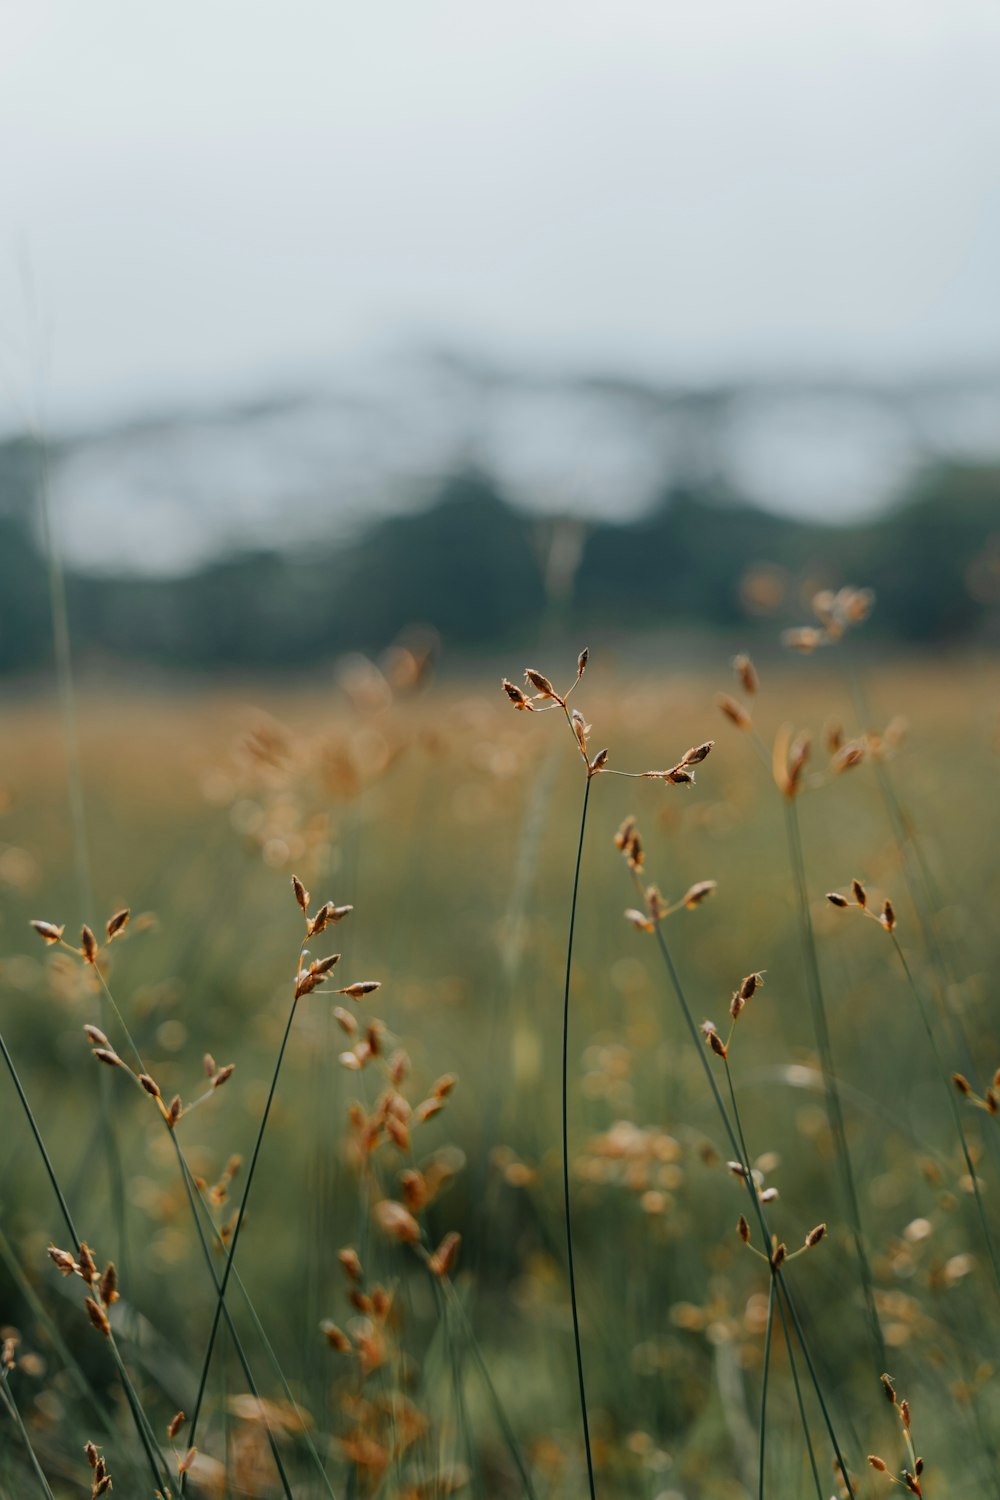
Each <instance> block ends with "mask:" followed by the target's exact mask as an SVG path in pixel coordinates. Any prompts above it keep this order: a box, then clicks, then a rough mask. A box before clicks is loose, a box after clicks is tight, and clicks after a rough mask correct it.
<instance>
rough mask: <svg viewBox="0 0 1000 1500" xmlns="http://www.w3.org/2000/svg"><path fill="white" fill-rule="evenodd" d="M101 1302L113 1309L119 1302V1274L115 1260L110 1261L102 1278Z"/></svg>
mask: <svg viewBox="0 0 1000 1500" xmlns="http://www.w3.org/2000/svg"><path fill="white" fill-rule="evenodd" d="M101 1301H102V1302H103V1304H104V1306H105V1307H111V1306H112V1305H113V1304H114V1303H115V1302H117V1301H118V1272H117V1270H116V1269H115V1263H114V1261H113V1260H109V1261H108V1264H107V1266H106V1267H105V1269H104V1275H103V1276H102V1277H101Z"/></svg>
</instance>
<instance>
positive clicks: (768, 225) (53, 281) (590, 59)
mask: <svg viewBox="0 0 1000 1500" xmlns="http://www.w3.org/2000/svg"><path fill="white" fill-rule="evenodd" d="M998 266H1000V5H998V4H997V3H996V0H836V3H831V0H643V3H637V0H609V3H603V0H602V3H598V0H530V3H528V0H455V3H451V0H363V3H361V4H358V3H352V4H348V3H345V0H324V3H313V4H309V3H303V0H280V3H278V0H275V3H271V0H268V3H261V0H238V3H230V0H197V3H191V0H169V3H168V0H64V3H58V0H0V422H2V424H3V425H4V426H7V425H9V423H10V421H11V420H12V419H13V418H14V416H15V415H16V404H17V403H19V402H22V401H24V400H25V399H27V398H28V396H29V395H30V393H31V391H32V389H33V382H34V381H35V372H36V371H37V369H38V367H39V365H40V364H42V365H44V371H45V373H44V378H43V379H42V382H41V384H42V386H43V388H44V391H45V394H46V399H47V404H48V408H49V412H50V414H51V415H52V416H53V417H55V418H57V419H59V420H62V419H64V418H65V417H66V416H74V415H83V414H92V413H109V414H110V413H112V412H114V411H116V410H125V409H135V408H138V407H142V406H144V405H147V404H151V403H153V402H155V401H156V400H158V399H161V398H167V399H176V398H190V399H198V398H200V397H202V396H204V395H224V394H226V393H228V392H229V391H231V390H235V391H246V390H254V389H266V388H267V387H268V386H269V385H271V384H272V383H273V382H281V381H289V382H292V381H297V380H299V379H307V380H308V379H310V378H313V377H316V376H320V375H322V374H324V373H325V372H327V371H329V370H333V369H336V368H338V367H343V366H345V365H347V366H349V365H350V362H351V361H352V360H353V359H354V358H356V357H357V356H358V354H359V353H364V352H366V351H371V350H372V349H374V348H385V347H391V346H393V345H394V344H397V343H402V344H407V343H413V342H415V341H419V340H423V339H426V340H434V341H440V342H445V343H449V344H452V345H457V346H459V347H462V348H467V349H472V350H481V351H484V352H486V353H489V354H494V355H498V356H500V357H502V358H505V359H510V360H514V361H517V362H521V361H523V362H526V363H528V364H533V365H538V364H543V365H558V364H562V363H567V364H571V365H573V366H576V367H580V366H584V365H593V366H603V367H615V368H618V369H629V368H637V369H640V370H643V371H645V372H653V373H660V374H664V375H668V376H681V377H684V378H708V377H712V376H716V375H729V374H732V373H734V372H737V373H739V372H746V371H753V370H757V369H760V368H768V369H773V368H775V367H780V368H788V367H791V368H797V369H800V368H803V367H807V368H817V367H819V368H824V367H826V368H828V367H836V368H837V369H840V370H852V369H861V370H867V371H871V370H875V371H882V372H890V373H896V372H899V371H907V370H913V369H919V368H923V367H926V366H932V367H934V368H940V367H941V366H942V365H947V364H949V363H952V362H960V363H968V362H982V363H985V364H989V365H995V364H996V362H997V356H998V354H1000V297H998V296H997V268H998Z"/></svg>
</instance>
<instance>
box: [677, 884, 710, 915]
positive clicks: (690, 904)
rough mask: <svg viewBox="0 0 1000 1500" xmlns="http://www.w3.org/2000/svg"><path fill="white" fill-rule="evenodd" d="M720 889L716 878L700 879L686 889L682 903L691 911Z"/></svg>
mask: <svg viewBox="0 0 1000 1500" xmlns="http://www.w3.org/2000/svg"><path fill="white" fill-rule="evenodd" d="M715 890H718V882H717V881H715V880H699V881H697V882H696V883H695V884H694V885H693V886H691V887H690V889H689V890H687V891H685V893H684V896H683V898H682V902H681V904H682V905H683V906H686V907H687V908H688V910H689V911H691V910H693V909H694V907H696V906H700V905H701V903H702V902H703V901H704V900H705V899H706V898H707V897H708V896H711V894H712V892H713V891H715Z"/></svg>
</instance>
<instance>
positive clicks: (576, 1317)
mask: <svg viewBox="0 0 1000 1500" xmlns="http://www.w3.org/2000/svg"><path fill="white" fill-rule="evenodd" d="M590 782H591V777H590V776H589V775H588V776H587V781H586V785H585V787H584V792H583V808H582V810H581V813H580V839H579V843H578V845H577V850H576V872H575V874H574V876H573V903H572V905H571V907H570V913H569V940H568V942H567V945H566V984H565V988H564V991H563V1032H562V1167H563V1210H564V1214H565V1219H566V1262H567V1265H568V1268H569V1300H570V1306H571V1307H572V1310H573V1342H574V1344H575V1347H576V1373H577V1380H578V1382H579V1386H580V1416H581V1419H582V1422H583V1443H584V1447H585V1448H586V1450H587V1480H588V1483H589V1485H590V1500H597V1488H596V1485H595V1483H594V1455H593V1453H592V1451H591V1446H590V1423H589V1421H588V1420H587V1388H586V1384H585V1382H584V1377H583V1350H582V1348H581V1346H580V1314H579V1310H578V1308H577V1301H576V1274H575V1271H574V1268H573V1224H572V1219H571V1216H570V1201H569V1119H568V1116H569V988H570V976H571V973H572V968H573V933H574V929H575V927H576V903H577V896H578V894H579V890H580V865H581V863H582V861H583V838H584V833H585V831H586V827H587V805H588V803H589V801H590Z"/></svg>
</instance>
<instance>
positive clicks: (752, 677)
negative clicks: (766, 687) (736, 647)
mask: <svg viewBox="0 0 1000 1500" xmlns="http://www.w3.org/2000/svg"><path fill="white" fill-rule="evenodd" d="M733 671H734V672H735V673H736V676H737V677H738V678H739V681H740V686H741V687H742V689H743V691H744V692H745V693H746V695H747V697H748V698H752V697H753V695H754V694H755V693H756V691H757V689H758V687H759V686H760V680H759V678H758V676H757V669H756V668H755V667H754V664H753V662H752V661H751V660H750V658H749V656H746V655H744V654H741V655H739V656H734V657H733Z"/></svg>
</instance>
